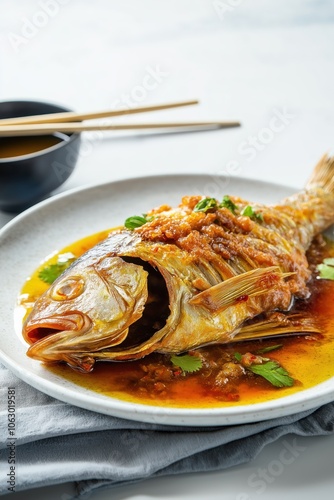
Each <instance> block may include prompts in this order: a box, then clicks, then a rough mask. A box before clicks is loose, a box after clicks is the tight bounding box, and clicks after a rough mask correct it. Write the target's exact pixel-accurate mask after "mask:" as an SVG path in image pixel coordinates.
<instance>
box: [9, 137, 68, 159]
mask: <svg viewBox="0 0 334 500" xmlns="http://www.w3.org/2000/svg"><path fill="white" fill-rule="evenodd" d="M68 140H69V137H68V136H67V135H65V134H60V133H57V134H53V135H40V136H31V137H1V138H0V158H13V157H16V156H23V155H28V154H31V153H37V152H38V151H42V150H44V149H47V148H50V147H52V146H55V145H56V144H59V143H60V142H62V141H68Z"/></svg>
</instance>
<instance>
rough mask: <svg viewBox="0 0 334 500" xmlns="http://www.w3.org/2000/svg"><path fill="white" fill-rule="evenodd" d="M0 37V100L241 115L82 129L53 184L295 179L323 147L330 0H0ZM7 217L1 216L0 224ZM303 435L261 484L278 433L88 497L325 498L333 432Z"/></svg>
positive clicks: (333, 21) (331, 41)
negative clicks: (181, 470) (187, 467)
mask: <svg viewBox="0 0 334 500" xmlns="http://www.w3.org/2000/svg"><path fill="white" fill-rule="evenodd" d="M51 4H52V7H50V5H51ZM46 5H48V6H49V7H46ZM0 37H1V40H0V57H1V65H0V99H1V100H10V99H40V100H47V101H54V102H58V103H61V104H64V105H67V106H69V107H71V108H73V109H75V110H82V111H84V110H94V109H102V108H106V107H115V108H117V107H120V106H123V107H133V106H135V105H146V104H153V103H158V102H168V101H174V100H183V99H192V98H198V99H200V101H201V104H200V106H197V107H192V108H188V109H184V110H180V109H179V110H173V111H165V112H159V113H155V114H154V115H153V114H152V115H147V116H145V117H142V116H139V115H138V116H137V117H131V118H123V119H122V120H120V121H122V122H134V121H140V120H143V119H145V120H147V121H148V120H152V121H153V120H157V121H159V120H164V119H166V120H176V119H180V120H181V119H182V120H188V119H189V120H190V119H199V120H201V119H238V120H240V121H241V122H242V127H241V128H239V129H233V130H225V131H224V130H220V131H212V132H203V133H187V134H179V135H175V134H169V135H166V134H163V135H159V134H148V133H140V134H134V133H132V132H131V133H130V132H128V133H105V134H103V135H102V134H101V133H98V134H86V135H85V136H84V142H83V147H82V150H81V155H80V158H79V161H78V165H77V168H76V171H75V173H74V174H73V175H72V177H71V178H70V179H69V180H68V181H67V182H66V183H65V184H64V185H63V186H62V187H61V188H60V191H63V190H65V189H70V188H74V187H77V186H81V185H88V184H92V183H96V182H103V181H110V180H114V179H120V178H126V177H132V176H138V175H140V176H142V175H147V174H158V173H166V172H167V173H168V172H170V173H173V172H181V171H182V172H203V171H204V172H211V173H212V174H213V175H215V174H228V173H231V172H232V173H233V175H237V176H243V177H247V178H254V179H263V180H268V181H271V182H278V183H283V184H287V185H290V186H296V187H302V185H303V183H304V182H305V179H306V178H307V176H308V174H309V173H310V171H311V169H312V166H313V165H314V164H315V162H316V161H317V160H318V159H319V157H320V156H321V155H322V154H323V153H324V152H325V151H330V150H331V148H332V147H333V132H334V120H333V117H334V101H333V87H334V66H333V61H334V2H333V1H331V0H328V1H324V2H316V1H315V0H290V1H289V0H272V1H271V2H265V1H264V0H253V1H252V2H249V1H248V2H247V1H246V0H244V1H243V0H221V1H211V0H196V1H195V0H193V1H191V0H169V1H167V0H165V1H160V2H155V1H154V0H142V1H141V2H138V1H137V2H136V1H135V0H123V1H122V2H120V1H116V0H95V1H94V2H91V1H88V0H81V1H80V0H49V2H47V0H44V1H43V0H39V1H38V0H25V1H22V0H21V1H20V0H1V2H0ZM231 162H233V163H231ZM10 217H11V216H9V215H8V214H3V213H0V225H3V224H5V223H6V222H7V221H8V220H9V219H10ZM300 443H301V445H302V446H304V447H305V450H304V451H303V453H301V454H300V456H298V457H296V460H295V462H294V463H292V464H291V465H289V467H284V468H283V470H282V471H281V473H280V474H278V475H276V476H273V475H271V476H270V474H269V476H268V477H269V479H268V480H266V482H265V488H264V489H263V488H262V489H261V488H259V487H257V488H256V487H254V486H252V484H250V483H251V482H250V480H249V478H250V477H251V476H252V474H254V473H255V474H258V471H259V470H260V469H263V468H265V469H266V468H268V467H269V466H270V464H272V463H273V462H275V460H276V461H277V460H278V459H279V458H278V457H279V453H280V449H281V447H282V442H280V441H279V442H278V443H275V444H274V445H271V446H268V447H267V448H266V449H265V450H264V451H263V452H262V453H261V454H260V456H259V457H258V458H257V459H256V461H254V462H253V463H250V464H247V465H245V466H242V467H238V468H235V469H233V470H229V471H225V472H221V473H213V474H199V475H197V476H196V477H193V476H181V477H176V478H175V477H172V478H166V479H159V480H158V479H156V480H151V481H145V482H142V483H140V484H137V485H134V486H127V487H123V488H118V489H117V490H112V493H111V490H110V491H105V492H99V493H96V494H94V495H92V496H91V498H94V499H96V500H98V499H101V500H102V499H107V498H110V496H111V494H112V497H113V498H114V499H116V500H121V499H125V498H128V499H132V500H148V499H150V498H159V499H161V500H172V499H174V498H182V499H183V500H186V499H188V498H189V499H190V498H192V499H195V500H197V499H202V498H204V497H205V498H207V499H208V500H216V499H217V500H218V499H221V498H224V499H226V500H230V499H231V500H232V499H235V500H249V499H256V498H258V497H259V498H261V497H262V498H266V499H268V500H276V499H278V498H282V497H283V496H284V498H285V499H286V500H290V499H291V500H292V499H293V498H295V497H296V495H303V498H304V499H305V500H308V499H310V500H311V498H312V500H313V499H314V497H315V495H316V494H318V496H320V497H322V498H329V497H330V494H332V493H333V490H334V479H333V465H332V464H333V458H334V455H333V444H334V437H331V438H313V439H302V438H300ZM272 470H274V469H272ZM276 470H277V469H276ZM71 491H72V486H71V485H60V486H57V487H55V488H48V489H47V491H45V490H44V491H40V492H39V493H37V494H36V495H35V498H45V497H47V498H49V499H51V500H52V499H56V498H57V499H60V500H66V499H67V498H68V495H70V494H71ZM22 495H23V494H20V493H17V494H14V497H16V498H17V499H19V498H21V497H22V498H27V494H25V496H22Z"/></svg>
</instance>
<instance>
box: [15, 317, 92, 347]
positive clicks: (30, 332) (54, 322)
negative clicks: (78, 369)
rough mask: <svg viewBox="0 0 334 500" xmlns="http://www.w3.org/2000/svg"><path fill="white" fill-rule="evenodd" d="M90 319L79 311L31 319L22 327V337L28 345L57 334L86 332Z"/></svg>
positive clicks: (89, 325)
mask: <svg viewBox="0 0 334 500" xmlns="http://www.w3.org/2000/svg"><path fill="white" fill-rule="evenodd" d="M91 325H92V322H91V320H90V318H89V317H88V316H87V315H86V314H83V313H81V312H79V311H70V312H66V313H63V314H61V315H59V316H57V315H55V316H50V317H46V318H31V319H29V318H28V320H27V322H26V324H25V325H24V327H23V337H24V339H25V340H26V341H27V342H28V343H29V344H35V343H36V342H39V341H40V340H42V339H45V338H46V337H49V336H50V335H53V334H55V333H58V332H64V331H72V332H79V331H80V332H82V333H84V332H86V331H87V330H89V328H90V327H91Z"/></svg>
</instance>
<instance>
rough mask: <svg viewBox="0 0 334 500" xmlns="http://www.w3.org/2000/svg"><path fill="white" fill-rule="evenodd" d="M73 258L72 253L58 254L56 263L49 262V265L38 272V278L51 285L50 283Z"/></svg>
mask: <svg viewBox="0 0 334 500" xmlns="http://www.w3.org/2000/svg"><path fill="white" fill-rule="evenodd" d="M74 260H75V256H74V255H73V254H72V253H67V254H60V255H59V256H58V261H57V263H56V264H50V265H49V266H46V267H44V268H43V269H41V271H40V272H39V273H38V277H39V279H40V280H42V281H44V283H47V284H48V285H52V283H53V282H54V281H56V279H57V278H58V277H59V276H60V275H61V274H62V273H63V272H64V271H65V269H67V268H68V267H69V266H70V265H71V264H72V262H73V261H74Z"/></svg>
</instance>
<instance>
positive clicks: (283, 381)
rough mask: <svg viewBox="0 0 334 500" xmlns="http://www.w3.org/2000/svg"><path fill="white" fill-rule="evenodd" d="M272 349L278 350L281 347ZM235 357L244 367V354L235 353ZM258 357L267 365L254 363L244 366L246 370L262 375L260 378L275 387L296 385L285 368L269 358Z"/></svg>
mask: <svg viewBox="0 0 334 500" xmlns="http://www.w3.org/2000/svg"><path fill="white" fill-rule="evenodd" d="M272 347H274V348H277V349H278V347H280V345H277V346H272ZM269 349H270V348H269ZM271 350H272V348H271ZM263 351H264V350H262V352H263ZM267 352H268V351H267ZM234 357H235V359H236V360H237V361H239V363H241V364H242V366H244V365H243V363H242V354H240V352H235V353H234ZM257 357H258V358H259V359H260V360H261V361H266V363H262V364H261V363H260V364H258V363H253V364H251V365H250V366H244V368H245V369H246V370H249V371H251V372H253V373H255V374H256V375H260V377H263V378H265V379H266V380H268V382H270V383H271V384H272V385H274V386H275V387H291V386H292V385H293V384H294V380H293V378H292V377H290V375H289V374H288V372H287V371H286V370H285V368H283V367H282V366H281V365H280V364H279V363H277V361H273V360H269V358H261V357H260V356H257Z"/></svg>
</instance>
